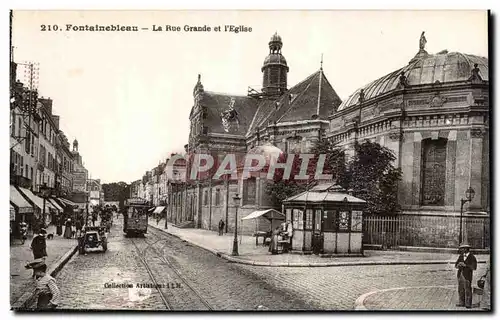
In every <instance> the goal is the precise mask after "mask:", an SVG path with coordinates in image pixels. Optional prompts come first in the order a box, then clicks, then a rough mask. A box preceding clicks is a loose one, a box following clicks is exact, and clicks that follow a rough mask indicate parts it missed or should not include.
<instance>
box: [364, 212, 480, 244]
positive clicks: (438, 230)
mask: <svg viewBox="0 0 500 320" xmlns="http://www.w3.org/2000/svg"><path fill="white" fill-rule="evenodd" d="M462 228H463V231H462V233H463V239H464V241H467V242H468V243H469V244H470V245H471V246H472V248H474V249H489V247H490V217H489V216H485V217H478V216H474V217H469V216H464V217H463V222H462ZM459 234H460V217H459V216H458V217H457V216H431V215H398V216H395V217H380V216H365V217H364V218H363V243H364V244H375V245H383V246H384V247H387V248H391V247H398V246H414V247H436V248H456V247H457V246H458V244H459V243H458V241H459Z"/></svg>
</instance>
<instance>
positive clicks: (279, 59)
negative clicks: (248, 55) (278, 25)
mask: <svg viewBox="0 0 500 320" xmlns="http://www.w3.org/2000/svg"><path fill="white" fill-rule="evenodd" d="M281 47H283V42H281V37H280V36H279V35H278V33H275V34H274V35H273V36H272V37H271V40H270V41H269V55H268V56H267V57H266V59H265V60H264V65H263V66H262V69H261V71H262V72H263V81H262V93H263V94H264V96H268V97H272V96H279V95H281V94H283V93H285V92H286V90H287V86H286V78H287V73H288V70H289V68H288V65H287V64H286V60H285V57H283V55H282V54H281Z"/></svg>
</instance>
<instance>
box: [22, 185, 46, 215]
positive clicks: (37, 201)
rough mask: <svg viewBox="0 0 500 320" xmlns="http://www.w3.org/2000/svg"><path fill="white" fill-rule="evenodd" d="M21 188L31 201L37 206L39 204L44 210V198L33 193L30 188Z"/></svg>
mask: <svg viewBox="0 0 500 320" xmlns="http://www.w3.org/2000/svg"><path fill="white" fill-rule="evenodd" d="M19 190H21V192H22V193H23V194H24V195H25V196H26V197H27V198H28V199H30V201H31V202H33V204H34V205H35V206H37V207H38V208H39V209H40V210H43V199H42V198H40V197H38V196H35V195H34V194H33V192H31V191H30V190H28V189H25V188H19Z"/></svg>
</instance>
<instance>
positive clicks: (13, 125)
mask: <svg viewBox="0 0 500 320" xmlns="http://www.w3.org/2000/svg"><path fill="white" fill-rule="evenodd" d="M10 126H11V128H10V129H11V131H10V135H11V136H15V135H16V114H15V113H14V110H12V112H11V114H10Z"/></svg>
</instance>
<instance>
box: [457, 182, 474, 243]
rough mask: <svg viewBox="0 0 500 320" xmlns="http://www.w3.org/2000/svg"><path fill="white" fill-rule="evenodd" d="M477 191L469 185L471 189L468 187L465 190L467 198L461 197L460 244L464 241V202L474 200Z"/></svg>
mask: <svg viewBox="0 0 500 320" xmlns="http://www.w3.org/2000/svg"><path fill="white" fill-rule="evenodd" d="M475 193H476V192H475V191H474V189H472V188H471V187H469V189H467V190H466V191H465V197H466V198H465V199H463V198H462V199H460V233H459V239H458V242H459V245H460V244H461V243H462V241H463V235H462V221H463V215H464V204H466V203H467V202H470V201H472V199H474V194H475Z"/></svg>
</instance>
